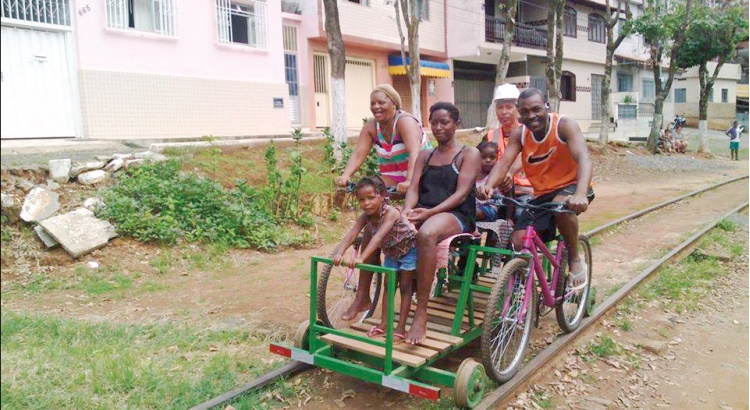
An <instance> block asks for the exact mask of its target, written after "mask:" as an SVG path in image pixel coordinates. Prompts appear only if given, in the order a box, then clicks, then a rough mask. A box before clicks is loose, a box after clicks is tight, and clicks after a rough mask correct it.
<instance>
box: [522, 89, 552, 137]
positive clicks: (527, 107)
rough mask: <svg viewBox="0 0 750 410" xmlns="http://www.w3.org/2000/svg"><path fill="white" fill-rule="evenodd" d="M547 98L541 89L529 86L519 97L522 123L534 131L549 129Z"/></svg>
mask: <svg viewBox="0 0 750 410" xmlns="http://www.w3.org/2000/svg"><path fill="white" fill-rule="evenodd" d="M547 107H548V106H547V98H546V97H545V96H544V94H543V93H542V91H541V90H539V89H537V88H529V89H526V90H524V91H523V92H522V93H521V95H520V96H519V97H518V113H519V114H520V116H521V123H523V125H525V126H526V127H528V128H529V129H530V130H531V131H532V132H534V133H540V132H545V131H546V130H547V114H548V112H549V111H548V108H547Z"/></svg>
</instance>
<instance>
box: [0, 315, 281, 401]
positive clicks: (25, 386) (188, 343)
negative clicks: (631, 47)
mask: <svg viewBox="0 0 750 410" xmlns="http://www.w3.org/2000/svg"><path fill="white" fill-rule="evenodd" d="M0 330H1V340H2V348H1V349H2V355H1V359H2V397H3V408H92V409H94V408H97V409H99V408H101V409H104V408H107V409H111V408H175V409H184V408H189V407H191V406H194V405H196V404H199V403H201V402H203V401H205V400H208V399H209V398H212V397H215V396H217V395H219V394H221V393H224V392H226V391H228V390H230V389H232V388H234V387H236V386H237V385H238V384H241V383H244V382H246V381H248V380H250V379H252V378H253V377H255V376H256V375H258V374H260V373H262V372H263V371H266V370H267V368H268V366H266V365H263V364H262V363H260V362H259V360H258V359H256V358H254V357H253V355H252V354H250V353H251V352H250V350H249V348H251V347H253V346H256V345H259V344H262V343H264V342H263V341H262V340H260V339H257V338H254V337H252V336H251V335H250V334H248V332H247V331H206V330H200V331H199V329H192V328H188V327H180V326H173V325H158V326H157V325H144V326H140V325H135V326H126V325H114V324H108V323H98V324H91V323H85V322H81V321H76V320H69V319H59V318H51V317H39V316H33V315H29V314H24V313H18V312H7V311H3V313H2V326H1V327H0ZM247 400H254V402H255V403H259V401H258V399H257V397H256V396H252V397H249V398H248V399H247ZM247 408H250V407H247ZM255 408H257V407H255Z"/></svg>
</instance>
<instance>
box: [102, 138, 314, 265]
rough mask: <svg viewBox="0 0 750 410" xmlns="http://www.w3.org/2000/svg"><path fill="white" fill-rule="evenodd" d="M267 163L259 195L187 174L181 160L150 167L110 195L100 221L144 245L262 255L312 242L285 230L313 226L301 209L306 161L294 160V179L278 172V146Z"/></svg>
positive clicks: (121, 183)
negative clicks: (214, 247) (195, 245)
mask: <svg viewBox="0 0 750 410" xmlns="http://www.w3.org/2000/svg"><path fill="white" fill-rule="evenodd" d="M266 160H267V165H268V171H269V174H268V185H267V186H266V187H262V188H260V189H256V188H254V187H250V186H248V185H247V184H246V183H243V182H240V183H239V184H238V186H237V188H236V189H233V190H228V189H225V188H224V187H222V186H221V185H220V184H219V183H217V182H214V181H212V180H210V179H208V178H203V177H198V176H196V175H194V174H192V173H183V172H181V171H180V166H181V165H180V163H179V162H178V161H175V160H170V161H167V162H164V163H151V164H145V165H143V166H141V167H139V168H136V169H134V170H131V171H129V172H128V173H127V174H124V176H123V177H122V178H120V180H119V181H118V183H117V184H116V185H113V186H112V187H110V188H108V189H106V190H105V191H104V193H103V197H104V201H105V203H106V206H105V207H103V209H101V210H100V216H101V217H103V218H106V219H109V220H110V221H112V222H113V223H114V224H115V226H116V227H117V230H118V232H120V233H121V234H124V235H128V236H131V237H134V238H136V239H138V240H141V241H144V242H149V241H155V242H160V243H164V244H174V243H175V242H177V241H178V240H179V239H184V240H187V241H191V242H192V241H205V242H210V243H215V244H220V245H223V246H227V247H238V248H248V247H252V248H257V249H272V248H275V247H277V246H285V245H292V244H295V243H301V242H303V241H305V240H306V239H307V238H306V237H305V236H304V235H298V234H294V233H292V232H289V230H288V229H285V226H284V225H283V224H284V223H298V224H300V225H303V226H307V225H309V224H310V223H311V221H310V217H309V216H308V215H306V214H305V213H304V212H302V211H301V209H300V205H299V185H300V180H301V179H300V178H301V175H302V174H303V173H304V172H305V170H304V168H303V167H302V166H301V162H300V161H301V157H300V156H299V153H297V155H296V157H295V156H294V155H292V170H291V172H290V173H289V175H288V176H284V175H282V174H281V172H280V171H279V170H278V161H277V159H276V151H275V147H273V145H272V146H270V147H269V149H268V150H267V152H266ZM162 268H167V266H166V265H165V266H162ZM157 269H159V268H157ZM159 270H162V269H159Z"/></svg>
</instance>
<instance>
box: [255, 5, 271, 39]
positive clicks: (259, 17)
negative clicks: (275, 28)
mask: <svg viewBox="0 0 750 410" xmlns="http://www.w3.org/2000/svg"><path fill="white" fill-rule="evenodd" d="M267 9H268V4H266V2H264V1H256V2H255V27H256V35H257V43H256V44H257V47H258V48H262V49H264V50H265V49H267V48H268V44H267V43H266V31H267V27H266V26H267V24H266V19H267V15H268V14H267V12H266V10H267Z"/></svg>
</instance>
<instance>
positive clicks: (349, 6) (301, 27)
mask: <svg viewBox="0 0 750 410" xmlns="http://www.w3.org/2000/svg"><path fill="white" fill-rule="evenodd" d="M300 4H301V11H302V13H301V19H300V21H299V22H298V23H297V24H295V25H294V27H295V28H296V29H297V30H298V31H299V34H298V36H299V38H300V40H301V41H302V42H303V44H302V46H301V47H300V58H301V59H303V60H305V63H304V64H303V65H301V67H302V68H301V69H300V76H301V77H300V78H304V84H303V85H302V86H301V88H300V96H301V100H302V105H301V107H302V115H301V121H300V123H301V124H302V125H303V126H304V127H306V128H320V127H325V126H328V125H330V117H331V112H330V106H331V103H330V98H331V95H330V89H329V81H330V61H329V57H328V49H327V45H326V41H327V33H326V32H325V24H324V18H325V17H324V12H323V2H322V0H317V1H312V0H311V1H303V2H300ZM338 9H339V22H340V26H341V33H342V36H343V39H344V44H345V49H346V72H345V77H346V118H347V127H349V128H353V129H357V130H358V129H359V128H361V127H362V120H363V118H369V117H370V116H371V114H370V91H371V90H372V88H373V87H374V86H375V85H377V84H381V83H387V84H392V85H393V86H394V88H395V89H396V90H397V91H398V92H399V94H400V95H401V98H402V100H403V105H404V107H403V109H405V110H407V111H411V92H410V90H409V83H408V79H407V78H406V75H405V71H404V67H403V66H402V64H401V40H400V37H399V31H398V26H397V25H396V24H397V23H396V12H395V9H394V6H393V4H392V2H388V1H383V0H340V1H339V2H338ZM419 12H420V17H421V22H420V24H419V46H420V53H421V58H420V66H421V70H422V84H421V86H422V93H421V95H420V96H419V98H420V100H421V101H420V102H421V107H422V113H421V115H422V118H427V110H428V108H429V106H430V105H431V104H433V103H435V102H437V101H440V100H448V101H452V100H453V90H452V87H451V70H450V65H449V63H448V61H447V55H446V44H445V38H446V19H445V3H444V0H424V1H422V2H421V3H420V7H419ZM402 24H403V23H402ZM402 28H403V27H402ZM403 30H404V33H406V29H405V28H403Z"/></svg>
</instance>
